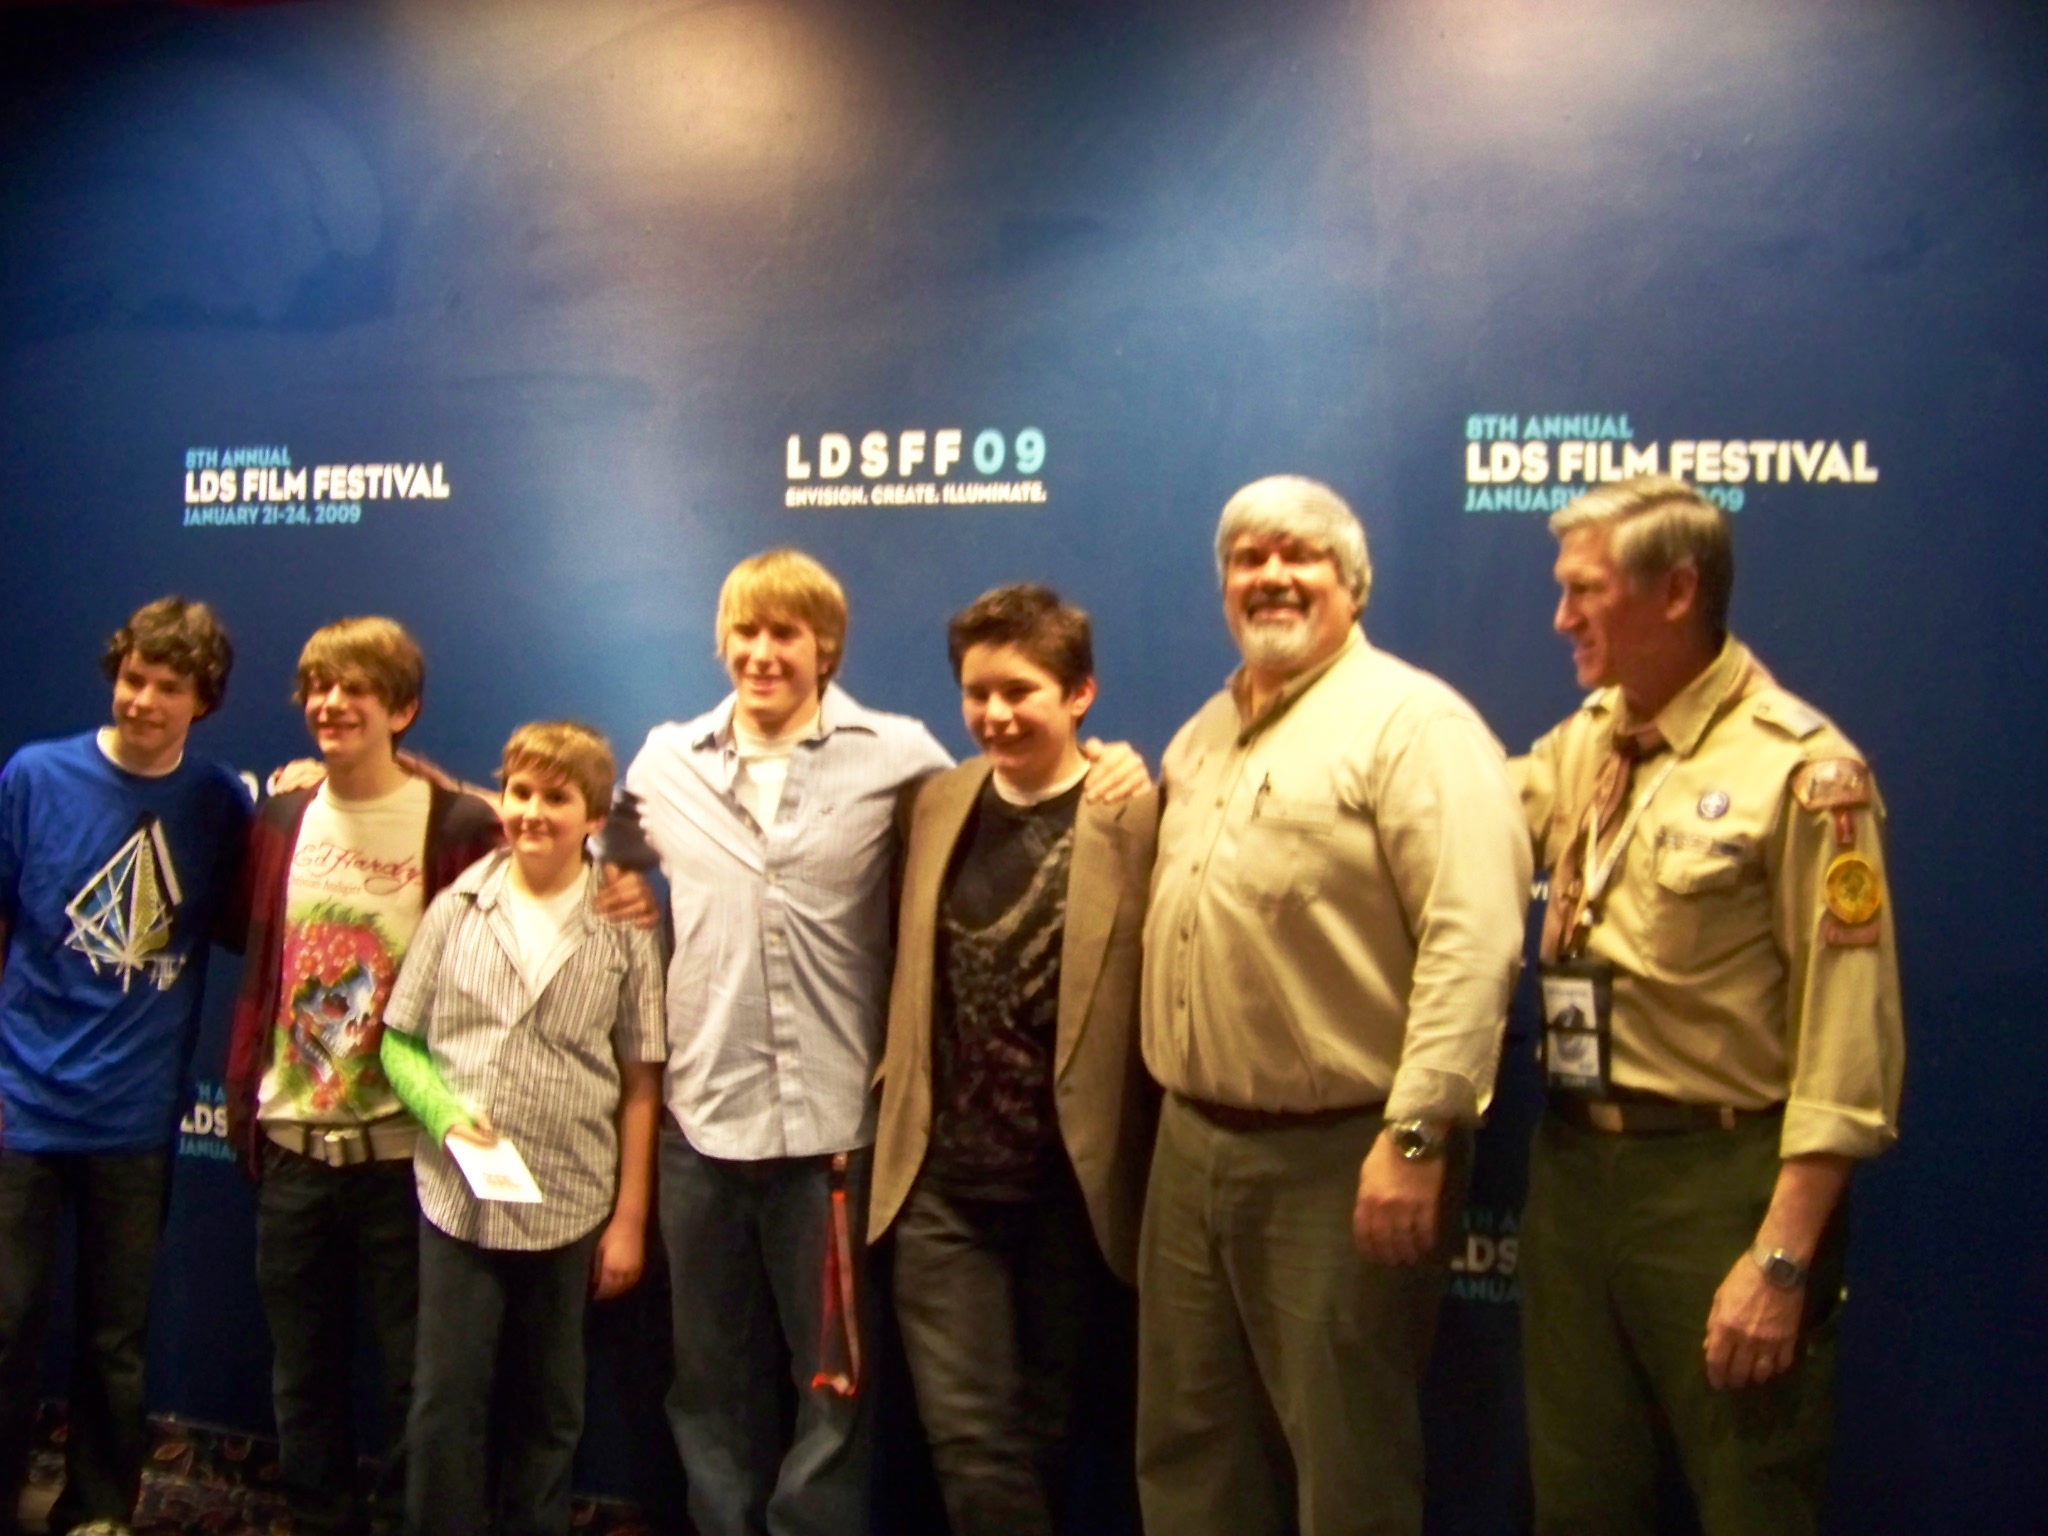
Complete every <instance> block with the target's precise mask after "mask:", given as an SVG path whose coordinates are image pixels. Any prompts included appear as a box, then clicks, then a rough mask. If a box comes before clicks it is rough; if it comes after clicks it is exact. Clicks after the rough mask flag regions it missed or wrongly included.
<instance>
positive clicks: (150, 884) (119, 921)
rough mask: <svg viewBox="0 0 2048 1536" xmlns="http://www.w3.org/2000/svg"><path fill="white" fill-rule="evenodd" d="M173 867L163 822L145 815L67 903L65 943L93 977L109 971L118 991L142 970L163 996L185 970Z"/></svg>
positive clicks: (179, 892) (181, 895)
mask: <svg viewBox="0 0 2048 1536" xmlns="http://www.w3.org/2000/svg"><path fill="white" fill-rule="evenodd" d="M184 899H185V896H184V892H183V891H182V890H180V889H179V886H178V866H177V863H176V861H174V860H173V859H172V858H171V845H170V843H169V842H168V841H167V840H166V838H165V837H164V830H163V823H162V822H160V821H158V820H157V818H156V817H155V816H153V815H151V814H150V813H148V812H147V811H145V812H144V813H143V814H142V816H141V817H140V819H138V820H137V822H136V824H135V830H134V831H133V832H131V833H129V834H128V841H127V842H125V843H123V844H122V845H121V846H120V848H119V849H118V850H117V851H116V852H115V854H114V856H113V857H112V858H111V859H109V860H107V862H106V863H105V864H104V865H102V866H101V868H100V870H99V872H98V873H97V874H95V875H94V876H93V877H92V879H91V880H89V881H87V882H86V885H85V888H84V889H83V890H81V891H80V892H79V893H78V894H77V895H76V896H74V897H72V898H71V901H70V903H69V904H68V905H67V906H66V907H65V908H64V915H65V916H66V917H68V918H70V919H71V935H70V937H69V938H67V939H65V941H64V942H65V944H66V945H67V946H68V947H70V948H72V949H75V950H77V951H78V952H79V953H80V954H82V955H84V956H85V958H86V959H87V960H89V961H91V962H92V968H93V974H94V975H98V974H99V973H100V971H101V969H102V968H103V967H104V968H107V969H111V970H113V971H114V972H115V973H116V974H117V975H118V976H119V977H120V979H121V990H122V991H123V992H126V991H127V990H128V983H129V981H130V980H131V979H132V978H133V977H134V976H135V975H136V973H137V972H140V971H146V972H148V973H149V976H150V979H151V980H152V981H154V982H155V983H156V989H157V991H159V992H168V991H170V989H171V984H172V983H173V982H175V981H176V980H177V979H178V973H179V972H180V971H182V970H183V969H184V968H185V956H184V954H183V953H181V952H180V950H179V948H178V946H177V937H178V910H177V908H178V903H179V902H181V901H183V900H184Z"/></svg>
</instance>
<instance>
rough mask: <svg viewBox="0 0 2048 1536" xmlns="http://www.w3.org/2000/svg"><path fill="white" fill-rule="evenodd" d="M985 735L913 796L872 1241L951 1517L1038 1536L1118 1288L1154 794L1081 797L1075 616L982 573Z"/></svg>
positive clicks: (967, 624) (1083, 682) (1133, 1119)
mask: <svg viewBox="0 0 2048 1536" xmlns="http://www.w3.org/2000/svg"><path fill="white" fill-rule="evenodd" d="M947 642H948V651H949V654H950V656H951V658H952V662H953V668H954V672H955V675H956V676H957V677H958V678H959V681H960V689H961V711H962V714H963V715H964V717H965V719H966V723H967V728H968V731H969V733H970V734H971V735H972V736H973V737H974V739H975V741H976V742H977V743H978V744H979V745H980V746H981V748H982V755H981V756H980V757H978V758H976V759H974V760H973V761H971V762H968V763H964V764H962V765H961V766H959V767H957V768H954V769H951V770H949V771H948V772H945V773H941V774H939V775H937V776H935V777H933V778H931V779H929V780H927V781H926V782H925V784H924V785H923V786H922V788H921V790H920V791H919V793H918V795H917V798H916V803H915V807H914V810H913V812H912V821H911V830H910V837H909V851H908V854H907V858H906V863H905V873H904V891H903V905H902V917H901V926H900V929H899V937H898V943H897V952H896V974H895V982H894V986H893V988H892V990H891V994H890V1010H889V1035H888V1045H887V1051H886V1054H885V1056H884V1058H883V1063H882V1069H881V1072H880V1074H879V1080H880V1084H881V1089H882V1104H881V1121H880V1130H879V1133H878V1140H877V1143H876V1147H875V1164H874V1192H873V1199H872V1207H871V1212H870V1218H869V1225H868V1235H869V1240H870V1241H876V1240H879V1239H880V1238H881V1236H882V1235H883V1234H884V1233H885V1232H889V1231H891V1230H892V1229H893V1231H894V1233H895V1237H896V1255H895V1262H896V1268H895V1294H896V1310H897V1317H898V1321H899V1323H900V1325H901V1330H902V1335H903V1345H904V1351H905V1354H906V1356H907V1357H908V1359H909V1363H910V1370H911V1376H912V1380H913V1382H914V1384H915V1387H916V1392H917V1401H918V1408H919V1412H920V1414H921V1416H922V1418H923V1420H924V1423H925V1430H926V1434H927V1435H928V1437H929V1439H930V1441H931V1447H932V1458H933V1463H934V1465H935V1467H936V1470H937V1472H938V1477H939V1483H940V1487H941V1490H942V1491H943V1493H944V1496H945V1500H946V1508H947V1513H948V1516H949V1518H950V1522H951V1524H952V1527H953V1529H954V1530H955V1531H958V1532H962V1533H967V1532H973V1531H980V1530H998V1529H999V1530H1003V1531H1018V1532H1043V1533H1045V1536H1050V1533H1051V1532H1052V1531H1053V1530H1054V1528H1055V1523H1056V1522H1055V1510H1056V1508H1057V1505H1058V1503H1059V1501H1060V1497H1061V1493H1062V1484H1063V1481H1064V1467H1065V1447H1066V1441H1067V1433H1068V1424H1069V1420H1070V1417H1071V1410H1072V1407H1073V1403H1074V1397H1075V1385H1074V1384H1075V1382H1076V1380H1077V1378H1078V1376H1079V1374H1080V1367H1081V1364H1082V1361H1083V1357H1084V1355H1085V1354H1086V1351H1087V1346H1088V1342H1089V1341H1088V1338H1087V1328H1088V1319H1089V1316H1090V1314H1091V1313H1092V1312H1093V1310H1094V1308H1093V1306H1092V1298H1093V1297H1094V1295H1095V1294H1097V1292H1098V1291H1099V1289H1100V1288H1101V1286H1102V1284H1103V1283H1104V1281H1105V1280H1106V1277H1105V1276H1104V1275H1103V1270H1104V1268H1105V1266H1106V1267H1107V1268H1108V1269H1109V1270H1111V1271H1113V1272H1114V1273H1115V1274H1116V1275H1117V1276H1118V1277H1119V1278H1120V1279H1122V1280H1123V1281H1125V1282H1126V1283H1128V1282H1129V1281H1130V1279H1131V1278H1132V1276H1133V1274H1134V1271H1135V1265H1136V1254H1137V1240H1138V1221H1139V1215H1140V1211H1141V1208H1142V1205H1143V1200H1144V1189H1145V1176H1146V1170H1147V1165H1148V1162H1149V1158H1150V1154H1151V1146H1152V1133H1153V1128H1154V1125H1155V1122H1156V1114H1157V1090H1156V1089H1155V1088H1154V1087H1153V1086H1152V1083H1151V1081H1150V1079H1149V1078H1147V1077H1146V1075H1145V1069H1144V1065H1143V1063H1142V1061H1141V1059H1140V1057H1139V1052H1138V1032H1137V1010H1138V981H1139V973H1140V969H1141V953H1140V942H1141V937H1142V930H1143V926H1144V914H1145V899H1146V891H1147V888H1148V886H1149V884H1150V880H1151V869H1152V852H1153V840H1154V833H1155V829H1156V824H1157V820H1158V798H1157V795H1156V794H1155V793H1154V792H1152V791H1149V790H1148V791H1147V792H1146V793H1144V794H1142V795H1140V796H1138V797H1136V798H1135V799H1130V800H1125V801H1123V802H1122V803H1120V804H1117V805H1095V804H1088V803H1086V802H1084V801H1083V799H1082V790H1081V785H1082V780H1083V779H1084V778H1085V777H1086V775H1087V772H1088V767H1089V765H1088V762H1087V760H1086V759H1085V758H1083V757H1082V755H1081V752H1080V749H1079V747H1078V745H1077V741H1076V737H1077V733H1078V730H1079V727H1080V723H1081V720H1082V717H1083V716H1084V715H1085V714H1086V713H1087V711H1088V708H1089V706H1090V705H1091V704H1092V703H1093V702H1094V699H1095V680H1094V659H1093V655H1092V646H1091V642H1090V637H1089V629H1088V620H1087V616H1086V615H1085V614H1083V613H1082V612H1081V611H1080V610H1078V609H1076V608H1073V607H1070V606H1068V605H1066V604H1064V603H1062V602H1061V601H1060V600H1059V598H1058V597H1057V596H1056V595H1055V594H1053V593H1052V592H1050V591H1048V590H1046V589H1045V588H1043V587H1036V586H1014V587H1004V588H999V589H998V590H996V591H994V592H990V593H988V594H986V595H985V596H983V597H982V598H980V599H979V600H977V601H976V602H975V603H973V604H972V605H971V606H969V607H968V608H967V609H965V610H964V611H963V612H961V613H960V614H958V615H956V616H955V617H954V619H953V621H952V623H951V625H950V626H949V629H948V635H947Z"/></svg>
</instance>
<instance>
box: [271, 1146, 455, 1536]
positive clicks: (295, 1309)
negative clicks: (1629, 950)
mask: <svg viewBox="0 0 2048 1536" xmlns="http://www.w3.org/2000/svg"><path fill="white" fill-rule="evenodd" d="M419 1220H420V1215H419V1198H418V1196H417V1195H416V1194H415V1193H414V1189H413V1176H412V1160H411V1159H410V1158H393V1159H387V1160H385V1161H383V1162H375V1163H359V1164H357V1165H355V1166H354V1167H350V1168H329V1167H328V1166H326V1165H325V1164H324V1163H318V1162H315V1161H313V1160H312V1159H311V1158H306V1157H300V1156H298V1155H297V1154H295V1153H291V1152H286V1151H285V1150H283V1149H282V1148H280V1147H276V1146H270V1145H266V1146H265V1147H264V1155H263V1182H262V1183H261V1184H260V1185H259V1186H258V1187H257V1191H256V1288H257V1291H258V1292H259V1293H260V1294H261V1295H262V1298H263V1315H264V1317H265V1319H266V1320H267V1321H268V1322H269V1324H270V1341H271V1345H272V1347H273V1349H274V1351H275V1353H274V1356H273V1359H272V1363H271V1373H270V1385H271V1400H272V1404H273V1406H274V1408H275V1409H276V1413H277V1448H278V1460H279V1462H280V1464H281V1466H282V1469H283V1472H284V1487H285V1498H286V1501H287V1502H288V1503H289V1504H290V1506H291V1511H292V1521H293V1523H294V1525H296V1527H297V1528H298V1530H299V1532H300V1533H301V1536H334V1533H344V1536H345V1533H349V1532H354V1531H359V1530H361V1529H362V1528H363V1527H364V1526H365V1525H366V1524H367V1525H369V1526H370V1528H371V1529H373V1530H376V1531H379V1532H384V1531H396V1530H397V1529H399V1527H400V1524H401V1523H402V1520H403V1517H404V1505H405V1424H406V1417H407V1414H408V1412H409V1409H410V1405H411V1403H412V1356H413V1330H414V1319H415V1316H416V1314H417V1311H418V1307H419V1253H420V1240H419ZM358 1317H361V1318H362V1319H363V1320H364V1321H366V1322H367V1323H368V1325H369V1331H370V1336H371V1339H372V1341H373V1342H374V1344H375V1346H376V1353H377V1367H378V1377H379V1380H378V1401H379V1406H380V1408H381V1414H380V1423H379V1425H378V1429H379V1440H380V1444H379V1449H380V1450H381V1451H382V1453H383V1454H382V1456H381V1457H380V1458H379V1462H378V1470H377V1476H376V1483H375V1488H374V1492H373V1495H372V1498H371V1500H370V1501H369V1504H368V1506H367V1507H366V1506H365V1503H364V1500H363V1498H362V1495H361V1492H360V1490H359V1489H358V1488H357V1486H356V1430H355V1408H356V1394H355V1359H356V1320H357V1318H358Z"/></svg>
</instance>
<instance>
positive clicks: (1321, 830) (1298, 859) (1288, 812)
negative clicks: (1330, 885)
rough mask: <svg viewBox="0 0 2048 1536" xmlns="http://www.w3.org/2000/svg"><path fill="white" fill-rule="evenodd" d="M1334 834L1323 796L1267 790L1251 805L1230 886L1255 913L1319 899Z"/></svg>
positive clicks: (1332, 811)
mask: <svg viewBox="0 0 2048 1536" xmlns="http://www.w3.org/2000/svg"><path fill="white" fill-rule="evenodd" d="M1336 832H1337V802H1336V800H1335V799H1334V798H1333V797H1332V796H1330V795H1328V794H1317V793H1314V792H1313V791H1311V792H1307V793H1303V792H1300V791H1297V790H1286V789H1276V788H1272V787H1267V788H1263V789H1261V790H1259V792H1258V794H1257V795H1256V797H1255V798H1254V799H1253V801H1252V812H1251V815H1250V817H1249V818H1247V820H1246V822H1245V826H1244V831H1243V833H1242V834H1241V836H1240V837H1239V840H1238V848H1237V860H1236V865H1237V868H1236V882H1237V887H1238V890H1239V892H1240V893H1241V894H1242V895H1243V896H1244V898H1245V899H1246V900H1247V901H1249V902H1251V903H1252V904H1254V905H1256V906H1261V907H1299V906H1305V905H1306V904H1307V903H1309V902H1311V901H1313V900H1314V899H1315V898H1316V897H1317V896H1319V895H1321V894H1322V891H1323V888H1324V885H1325V884H1326V883H1327V882H1326V874H1327V871H1328V868H1329V861H1330V845H1331V842H1332V839H1333V838H1334V837H1335V835H1336Z"/></svg>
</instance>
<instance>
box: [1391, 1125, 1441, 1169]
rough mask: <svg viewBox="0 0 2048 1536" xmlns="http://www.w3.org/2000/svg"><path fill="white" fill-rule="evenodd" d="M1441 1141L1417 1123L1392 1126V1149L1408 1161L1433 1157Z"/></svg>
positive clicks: (1439, 1147)
mask: <svg viewBox="0 0 2048 1536" xmlns="http://www.w3.org/2000/svg"><path fill="white" fill-rule="evenodd" d="M1442 1146H1443V1143H1442V1142H1440V1141H1438V1140H1436V1139H1435V1138H1433V1137H1431V1135H1430V1134H1429V1132H1428V1131H1426V1130H1424V1129H1423V1128H1422V1127H1421V1126H1419V1125H1397V1126H1395V1127H1394V1150H1395V1151H1396V1152H1399V1153H1400V1154H1401V1155H1402V1156H1403V1157H1405V1158H1407V1159H1408V1160H1409V1161H1410V1162H1419V1161H1421V1160H1422V1159H1423V1158H1425V1157H1434V1156H1436V1154H1437V1152H1438V1151H1439V1150H1440V1149H1441V1148H1442Z"/></svg>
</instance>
